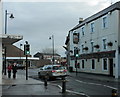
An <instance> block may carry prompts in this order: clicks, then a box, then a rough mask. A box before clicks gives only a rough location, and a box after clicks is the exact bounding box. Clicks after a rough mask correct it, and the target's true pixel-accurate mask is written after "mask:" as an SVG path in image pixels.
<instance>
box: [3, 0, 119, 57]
mask: <svg viewBox="0 0 120 97" xmlns="http://www.w3.org/2000/svg"><path fill="white" fill-rule="evenodd" d="M11 1H12V2H8V0H5V2H3V12H4V13H5V10H7V11H8V12H9V13H13V14H14V17H15V18H14V19H12V20H11V19H8V28H7V29H8V30H7V34H13V35H14V34H15V35H23V40H21V41H19V42H18V43H15V45H16V46H18V47H20V43H22V44H25V41H26V40H27V41H28V42H29V43H30V44H31V54H32V55H34V54H35V53H37V52H41V51H42V49H45V48H52V41H51V40H49V37H50V36H51V35H54V40H55V48H56V49H57V51H58V54H60V55H61V56H65V50H64V48H63V47H62V46H63V45H64V44H65V39H66V36H67V35H68V31H69V30H70V29H71V28H73V27H74V26H76V25H77V24H78V20H79V18H83V19H85V18H87V17H89V16H91V15H93V14H95V13H97V12H99V11H100V10H102V9H104V8H106V7H108V6H109V5H110V4H111V2H112V3H115V2H117V1H118V0H70V2H69V0H67V2H60V0H56V1H58V2H55V0H53V1H50V2H47V0H45V1H46V2H41V1H38V0H34V2H33V1H32V2H31V0H30V1H29V2H27V1H26V2H22V0H21V1H20V0H18V1H17V0H16V1H17V2H15V1H14V0H11ZM24 1H25V0H24ZM48 1H49V0H48ZM64 1H65V0H64ZM75 1H77V2H75ZM3 15H4V14H3ZM3 17H4V16H3ZM22 49H23V47H22Z"/></svg>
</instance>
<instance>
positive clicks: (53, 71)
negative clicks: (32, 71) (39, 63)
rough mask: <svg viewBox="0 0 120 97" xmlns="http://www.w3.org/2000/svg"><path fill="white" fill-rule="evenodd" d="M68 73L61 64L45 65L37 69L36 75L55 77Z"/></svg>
mask: <svg viewBox="0 0 120 97" xmlns="http://www.w3.org/2000/svg"><path fill="white" fill-rule="evenodd" d="M67 75H68V71H67V69H66V68H65V67H63V66H61V65H45V66H43V67H42V68H40V69H39V71H38V77H39V78H41V77H44V78H45V77H47V78H48V79H50V78H57V77H64V76H67Z"/></svg>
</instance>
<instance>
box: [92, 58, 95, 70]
mask: <svg viewBox="0 0 120 97" xmlns="http://www.w3.org/2000/svg"><path fill="white" fill-rule="evenodd" d="M92 69H95V60H94V59H92Z"/></svg>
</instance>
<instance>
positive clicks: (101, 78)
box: [70, 72, 120, 83]
mask: <svg viewBox="0 0 120 97" xmlns="http://www.w3.org/2000/svg"><path fill="white" fill-rule="evenodd" d="M70 76H71V77H79V78H84V79H89V80H96V81H103V82H113V83H120V78H118V79H116V78H114V77H111V76H107V75H97V74H91V73H82V72H78V73H77V75H76V72H70Z"/></svg>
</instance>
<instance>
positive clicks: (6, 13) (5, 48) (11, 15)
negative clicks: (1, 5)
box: [3, 10, 14, 75]
mask: <svg viewBox="0 0 120 97" xmlns="http://www.w3.org/2000/svg"><path fill="white" fill-rule="evenodd" d="M7 15H10V17H9V18H11V19H13V18H14V16H13V14H12V13H8V12H7V10H5V34H7ZM4 50H5V54H4V62H3V63H4V64H3V65H4V66H3V67H4V75H6V51H7V47H6V46H5V47H4Z"/></svg>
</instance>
